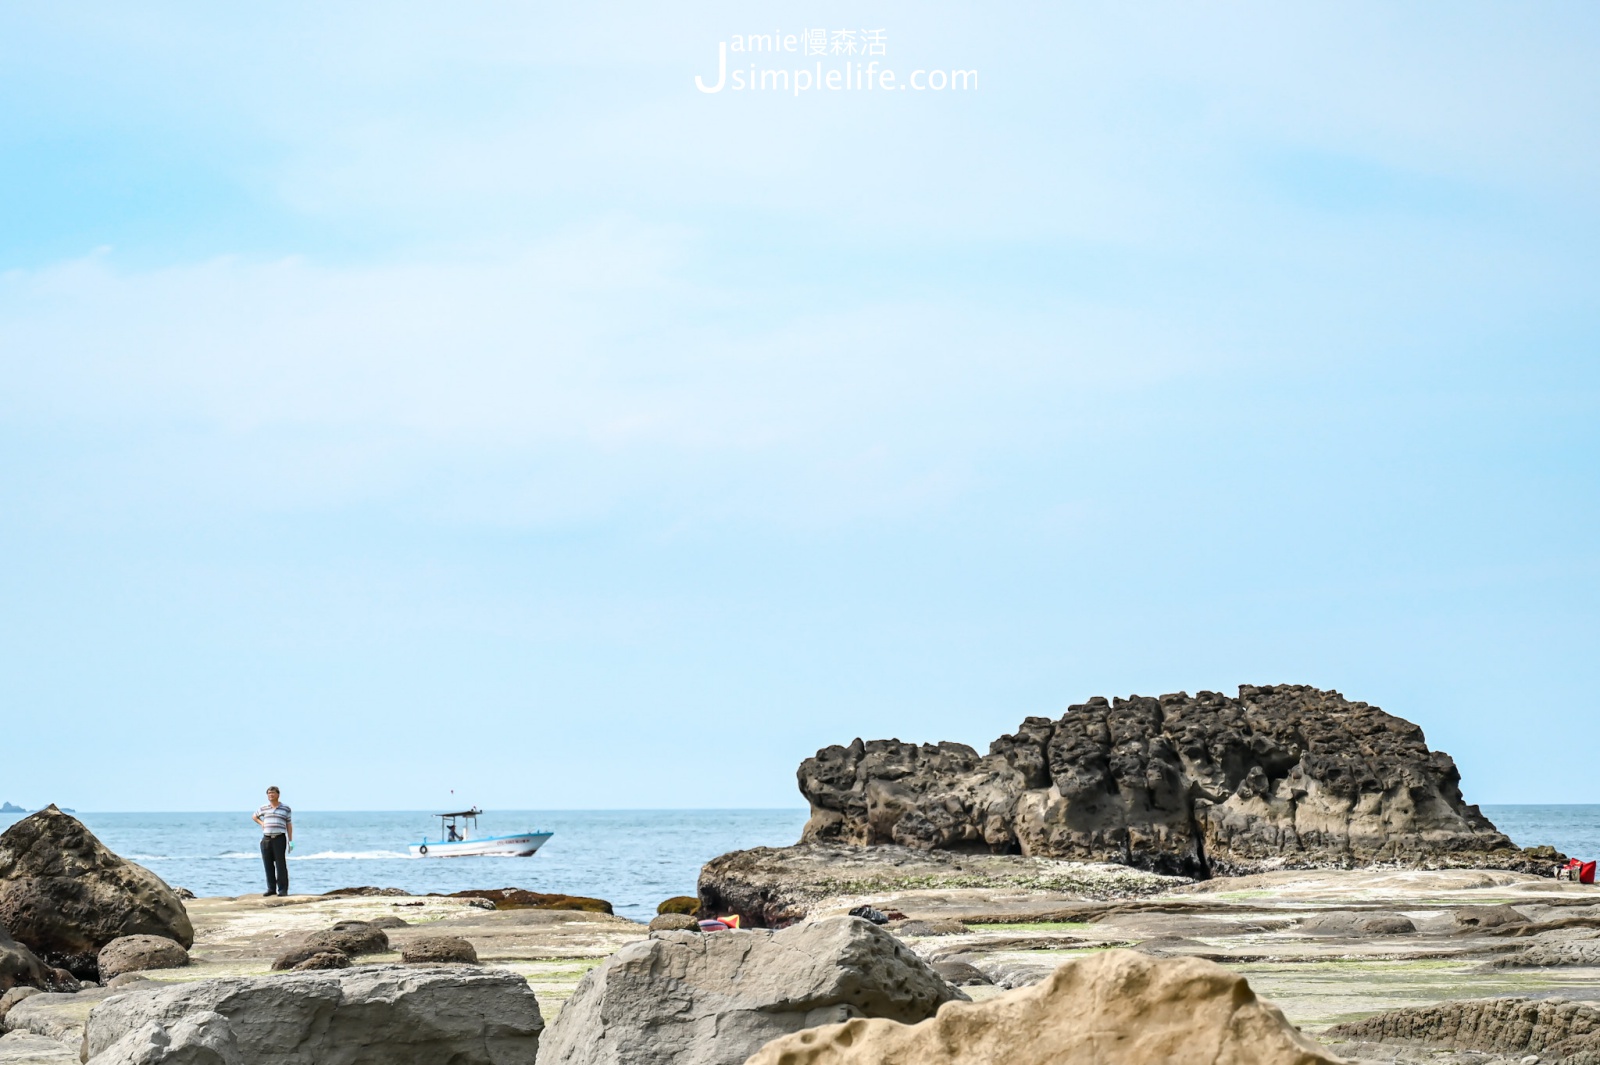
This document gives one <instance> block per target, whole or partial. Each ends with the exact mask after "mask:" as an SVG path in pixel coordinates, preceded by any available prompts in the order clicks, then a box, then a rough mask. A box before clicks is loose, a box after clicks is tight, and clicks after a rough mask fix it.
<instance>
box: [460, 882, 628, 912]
mask: <svg viewBox="0 0 1600 1065" xmlns="http://www.w3.org/2000/svg"><path fill="white" fill-rule="evenodd" d="M443 897H444V898H447V899H487V900H488V901H490V902H492V903H494V908H495V909H497V910H583V911H585V912H588V913H612V912H613V910H612V908H611V903H609V902H607V901H606V900H605V899H592V898H590V897H589V896H587V895H559V894H558V895H546V894H543V893H541V892H538V891H525V890H523V889H522V888H514V887H508V888H493V889H487V890H486V889H483V888H474V889H473V890H471V891H452V892H451V893H450V894H448V895H445V896H443Z"/></svg>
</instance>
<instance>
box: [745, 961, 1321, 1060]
mask: <svg viewBox="0 0 1600 1065" xmlns="http://www.w3.org/2000/svg"><path fill="white" fill-rule="evenodd" d="M1078 1061H1082V1062H1091V1061H1092V1062H1095V1063H1096V1065H1337V1063H1338V1062H1339V1059H1338V1058H1336V1057H1333V1056H1332V1055H1330V1054H1328V1053H1327V1052H1325V1051H1324V1050H1322V1049H1321V1048H1320V1047H1319V1046H1317V1044H1316V1043H1315V1042H1313V1041H1312V1040H1310V1039H1308V1038H1306V1037H1305V1036H1303V1035H1301V1034H1300V1032H1299V1031H1298V1030H1296V1029H1295V1027H1294V1026H1293V1025H1292V1024H1290V1023H1289V1022H1288V1021H1287V1020H1285V1019H1284V1016H1283V1014H1282V1013H1280V1012H1279V1011H1278V1009H1277V1007H1275V1006H1272V1005H1269V1004H1268V1003H1265V1002H1262V1001H1261V1000H1259V999H1257V998H1256V996H1255V995H1254V993H1252V992H1251V990H1250V985H1249V984H1247V983H1246V982H1245V980H1244V977H1242V976H1238V975H1236V974H1234V973H1231V972H1229V971H1228V970H1226V969H1224V968H1223V967H1222V966H1220V965H1215V964H1213V963H1211V962H1208V961H1201V960H1199V959H1198V958H1171V959H1163V960H1157V959H1154V958H1148V957H1145V956H1144V955H1142V954H1138V953H1135V952H1133V951H1127V950H1112V951H1106V952H1105V953H1102V954H1096V955H1091V956H1089V957H1086V958H1082V959H1080V960H1077V961H1070V962H1067V963H1066V964H1064V965H1062V966H1061V967H1060V968H1058V969H1056V971H1055V972H1054V973H1053V974H1051V976H1050V977H1049V978H1048V979H1046V980H1045V981H1043V982H1042V983H1039V984H1035V985H1034V986H1032V987H1027V988H1022V989H1020V990H1016V991H1012V992H1009V993H1007V994H1004V995H1000V996H998V997H996V998H991V999H988V1000H986V1001H984V1002H981V1003H976V1004H973V1003H953V1004H951V1005H949V1006H946V1007H944V1008H943V1009H941V1010H940V1011H939V1014H938V1016H937V1017H935V1018H934V1019H933V1020H931V1021H926V1022H924V1023H922V1024H915V1025H906V1024H897V1023H895V1022H894V1021H889V1020H864V1019H858V1020H851V1021H847V1022H845V1023H843V1024H832V1025H829V1026H827V1027H826V1028H818V1029H815V1030H812V1031H807V1032H800V1033H798V1034H796V1035H789V1036H785V1037H783V1038H782V1039H777V1040H774V1041H773V1042H771V1043H768V1044H767V1045H766V1046H764V1047H762V1048H761V1050H760V1052H759V1053H757V1054H756V1055H754V1056H753V1057H751V1058H750V1060H749V1063H748V1065H1056V1063H1057V1062H1078Z"/></svg>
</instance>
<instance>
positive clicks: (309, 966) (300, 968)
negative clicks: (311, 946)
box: [289, 950, 350, 973]
mask: <svg viewBox="0 0 1600 1065" xmlns="http://www.w3.org/2000/svg"><path fill="white" fill-rule="evenodd" d="M348 968H350V956H349V955H348V954H344V953H341V952H340V951H337V950H319V951H317V952H316V953H315V954H311V955H308V956H307V957H305V958H303V959H301V960H300V961H297V962H295V963H294V964H293V965H291V966H289V971H290V972H292V973H313V972H323V971H325V970H328V969H348Z"/></svg>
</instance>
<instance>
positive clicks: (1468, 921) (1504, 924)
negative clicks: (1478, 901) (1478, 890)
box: [1455, 903, 1529, 932]
mask: <svg viewBox="0 0 1600 1065" xmlns="http://www.w3.org/2000/svg"><path fill="white" fill-rule="evenodd" d="M1455 921H1456V927H1457V928H1458V929H1460V930H1461V931H1463V932H1483V931H1487V930H1488V929H1491V928H1509V927H1512V926H1520V925H1525V924H1528V923H1529V921H1528V919H1527V918H1526V917H1525V916H1523V914H1522V912H1521V911H1520V910H1518V909H1516V908H1515V907H1512V906H1508V905H1506V904H1505V903H1501V904H1500V905H1498V906H1457V907H1456V909H1455Z"/></svg>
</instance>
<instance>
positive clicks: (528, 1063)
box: [85, 966, 544, 1065]
mask: <svg viewBox="0 0 1600 1065" xmlns="http://www.w3.org/2000/svg"><path fill="white" fill-rule="evenodd" d="M207 1014H215V1015H216V1016H217V1017H219V1018H221V1021H220V1022H219V1021H217V1020H213V1019H211V1018H209V1017H206V1016H204V1015H207ZM184 1025H188V1026H189V1027H188V1028H186V1029H185V1028H183V1026H184ZM223 1025H225V1026H226V1029H227V1033H231V1036H232V1040H233V1047H234V1050H235V1052H236V1058H235V1059H234V1060H229V1059H228V1058H226V1057H219V1058H215V1059H205V1058H202V1057H195V1058H194V1059H192V1060H194V1061H196V1062H197V1063H198V1062H200V1061H207V1062H208V1065H376V1063H380V1062H381V1063H384V1065H438V1063H440V1062H451V1063H452V1065H532V1062H533V1060H534V1055H535V1053H536V1051H537V1049H538V1045H539V1033H540V1031H541V1030H542V1029H543V1027H544V1021H543V1019H542V1018H541V1017H540V1015H539V1006H538V1003H537V1002H536V1001H535V1000H534V996H533V992H532V991H530V990H529V989H528V984H527V982H526V981H525V980H524V979H523V978H522V977H520V976H517V975H516V974H515V973H510V972H497V971H491V970H482V969H461V968H441V969H426V968H412V967H409V966H406V967H402V966H363V967H359V968H354V969H347V970H344V971H342V972H308V973H290V974H288V975H285V976H255V977H224V978H221V979H217V980H208V981H205V982H203V983H195V984H180V985H176V986H173V987H169V988H164V989H161V990H155V991H138V992H134V993H132V994H122V995H116V996H113V997H112V998H110V999H108V1000H106V1001H105V1002H103V1003H101V1005H100V1007H99V1008H98V1009H96V1010H95V1012H94V1014H93V1016H92V1017H91V1018H90V1020H89V1026H88V1031H87V1033H86V1035H85V1049H86V1051H87V1053H88V1056H89V1057H90V1058H95V1056H96V1055H99V1054H101V1053H102V1052H104V1051H108V1050H110V1049H111V1048H112V1047H113V1046H116V1045H118V1044H119V1043H121V1046H122V1048H123V1050H119V1051H118V1052H119V1053H123V1052H124V1051H126V1050H127V1048H129V1047H130V1046H131V1047H133V1048H134V1049H133V1051H128V1052H130V1053H133V1052H137V1050H138V1048H139V1047H140V1046H156V1045H158V1044H159V1040H160V1039H161V1038H165V1039H167V1040H168V1044H169V1045H173V1044H177V1043H179V1042H181V1041H184V1040H188V1041H189V1042H190V1043H193V1042H195V1041H196V1040H198V1039H200V1037H201V1036H204V1038H205V1039H209V1040H211V1042H212V1043H213V1044H216V1045H219V1046H220V1045H221V1044H222V1043H224V1042H225V1041H226V1040H225V1035H226V1034H227V1033H224V1032H223V1030H222V1026H223ZM151 1026H154V1028H156V1029H161V1030H164V1031H165V1032H166V1035H165V1036H164V1037H162V1036H159V1035H157V1034H156V1033H155V1032H154V1031H153V1030H152V1028H151ZM141 1033H143V1034H141ZM129 1037H132V1038H129ZM218 1053H219V1054H221V1051H220V1050H219V1051H218ZM96 1060H97V1065H98V1059H96ZM130 1060H131V1061H138V1062H141V1065H142V1062H143V1061H144V1060H145V1059H142V1058H138V1057H133V1058H131V1059H130ZM150 1060H152V1061H155V1060H163V1059H160V1058H152V1059H150ZM117 1065H124V1063H123V1062H120V1061H119V1062H117Z"/></svg>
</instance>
